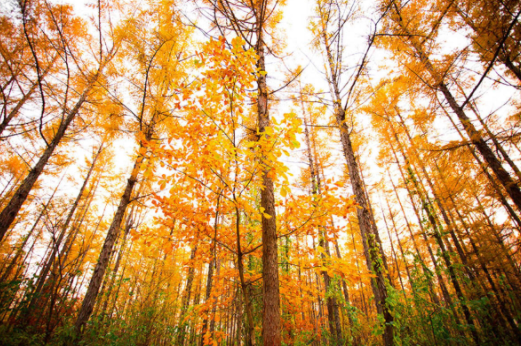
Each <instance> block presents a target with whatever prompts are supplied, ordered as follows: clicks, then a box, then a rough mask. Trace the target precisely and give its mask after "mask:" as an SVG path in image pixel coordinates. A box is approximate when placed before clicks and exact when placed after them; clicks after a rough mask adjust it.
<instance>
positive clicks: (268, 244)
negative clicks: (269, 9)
mask: <svg viewBox="0 0 521 346" xmlns="http://www.w3.org/2000/svg"><path fill="white" fill-rule="evenodd" d="M263 15H264V14H263ZM258 20H260V18H259V19H258ZM264 44H265V43H264V38H263V35H262V26H261V28H260V29H259V37H258V45H257V54H258V56H259V60H258V63H257V66H258V68H259V70H260V71H266V66H265V63H264V58H265V57H264V54H265V53H264ZM257 85H258V96H257V111H258V113H257V115H258V119H257V120H258V126H259V133H260V134H262V135H264V136H266V128H267V127H268V126H270V124H271V122H270V118H269V113H268V88H267V85H266V75H265V74H264V73H263V74H259V77H258V79H257ZM262 164H263V165H266V163H264V162H263V163H262ZM270 173H271V168H270V167H265V168H264V169H263V171H262V181H263V188H262V190H261V207H262V208H263V212H262V213H261V215H262V278H263V310H262V339H263V342H264V346H280V344H281V335H280V333H281V321H280V294H279V266H278V245H277V222H276V212H275V193H274V186H273V179H272V178H271V176H270ZM266 215H268V217H266Z"/></svg>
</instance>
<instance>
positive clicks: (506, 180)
mask: <svg viewBox="0 0 521 346" xmlns="http://www.w3.org/2000/svg"><path fill="white" fill-rule="evenodd" d="M392 2H393V5H394V9H395V12H396V15H397V18H398V19H397V20H396V22H397V24H398V25H399V27H400V29H401V30H402V31H403V33H404V34H405V36H406V37H408V40H409V42H410V44H411V46H412V47H413V48H414V50H415V51H416V53H417V55H418V59H419V60H420V62H421V63H422V64H423V65H424V66H425V68H426V70H427V71H428V73H429V74H430V75H431V77H432V78H433V80H434V81H435V83H436V85H435V87H436V88H437V89H438V90H439V91H441V93H442V94H443V96H444V97H445V100H446V101H447V102H448V104H449V106H450V108H451V109H452V111H453V112H454V113H455V114H456V116H457V117H458V119H459V120H460V122H461V124H462V125H463V129H464V130H465V132H466V133H467V135H468V137H469V139H470V142H471V143H472V144H474V146H475V147H476V149H477V150H478V151H479V153H480V154H481V156H482V157H483V159H484V160H485V161H486V162H487V164H488V165H489V167H490V168H491V169H492V171H493V172H494V174H495V176H496V178H497V179H498V181H499V182H500V183H501V185H502V186H503V187H504V188H505V190H506V191H507V193H508V195H509V196H510V198H512V201H513V202H514V204H515V205H516V206H517V208H518V210H519V211H521V189H520V188H519V185H518V184H517V183H516V182H515V181H514V180H513V179H512V177H511V176H510V174H509V173H508V172H507V171H506V170H505V169H504V168H503V165H502V164H501V161H500V160H499V159H498V158H497V157H496V155H495V154H494V152H493V151H492V149H490V147H489V146H488V144H487V142H486V141H485V139H484V138H483V136H482V135H481V133H480V132H479V131H478V130H476V128H475V127H474V124H472V122H471V120H470V118H469V117H468V116H467V114H466V113H465V110H464V109H463V107H461V106H460V105H459V104H458V102H457V101H456V99H455V98H454V96H453V95H452V93H451V92H450V90H449V88H448V87H447V85H446V83H445V82H444V80H443V76H442V75H440V73H438V71H436V69H435V67H434V65H432V63H431V61H430V58H429V56H428V54H426V53H425V51H424V50H423V47H422V46H421V45H420V43H419V42H418V41H417V39H416V36H415V35H412V34H411V33H410V32H409V30H408V29H407V24H405V23H404V21H403V19H402V16H401V12H400V9H399V8H398V5H397V4H396V2H395V1H394V0H392ZM449 6H451V5H449ZM518 15H519V14H518ZM516 20H517V18H516ZM469 101H471V100H469Z"/></svg>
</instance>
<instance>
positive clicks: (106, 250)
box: [74, 156, 143, 336]
mask: <svg viewBox="0 0 521 346" xmlns="http://www.w3.org/2000/svg"><path fill="white" fill-rule="evenodd" d="M142 159H143V158H142V156H138V158H137V159H136V162H135V163H134V168H133V169H132V173H131V174H130V178H129V179H128V181H127V186H126V187H125V191H124V192H123V196H121V199H120V202H119V205H118V209H117V210H116V214H115V215H114V219H113V220H112V224H111V225H110V228H109V230H108V232H107V237H106V238H105V242H104V244H103V248H102V249H101V253H100V256H99V259H98V263H97V264H96V267H95V269H94V273H93V274H92V278H91V280H90V283H89V287H88V289H87V293H86V294H85V298H84V299H83V303H82V305H81V308H80V312H79V314H78V318H77V319H76V323H75V324H74V327H75V330H76V334H77V335H78V336H79V335H81V333H82V331H83V326H84V325H85V323H87V321H88V320H89V318H90V315H91V314H92V310H93V308H94V304H95V302H96V298H97V296H98V293H99V289H100V286H101V282H102V280H103V277H104V276H105V271H106V270H107V265H108V263H109V259H110V255H111V253H112V249H113V247H114V243H115V242H116V239H117V238H118V235H119V230H120V225H121V221H122V220H123V216H124V215H125V211H126V209H127V206H128V205H129V203H130V198H131V196H132V190H133V189H134V186H135V185H136V182H137V176H138V173H139V167H140V165H141V162H142Z"/></svg>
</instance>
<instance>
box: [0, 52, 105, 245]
mask: <svg viewBox="0 0 521 346" xmlns="http://www.w3.org/2000/svg"><path fill="white" fill-rule="evenodd" d="M106 62H107V61H106ZM106 62H105V63H106ZM102 68H103V66H100V69H99V70H98V72H97V73H96V74H95V75H94V76H93V77H92V78H91V79H90V81H89V82H88V84H87V87H86V88H85V90H84V91H83V93H82V94H81V96H80V98H79V100H78V101H77V102H76V104H75V105H74V107H73V108H72V109H71V110H70V111H68V112H65V113H66V116H65V118H64V119H63V120H62V121H61V123H60V126H59V127H58V130H57V131H56V134H55V135H54V138H53V139H52V141H51V143H49V145H48V146H47V148H46V149H45V151H44V152H43V154H42V156H41V157H40V159H39V160H38V162H37V163H36V165H35V166H34V167H33V168H32V169H31V170H30V171H29V174H28V175H27V177H26V178H25V179H24V181H23V182H22V184H21V185H20V186H19V187H18V189H17V190H16V192H15V194H14V196H13V197H12V198H11V200H10V201H9V204H7V206H6V207H5V208H4V210H2V212H1V213H0V242H1V241H2V239H3V238H4V236H5V234H6V233H7V230H8V229H9V227H10V226H11V224H12V223H13V221H14V219H15V218H16V215H18V212H19V211H20V209H21V208H22V205H23V203H24V202H25V200H26V199H27V196H29V193H30V192H31V189H32V188H33V186H34V184H35V183H36V180H38V178H39V177H40V175H41V174H42V172H43V169H44V168H45V166H46V165H47V162H48V161H49V159H50V158H51V156H52V154H53V153H54V150H56V148H57V147H58V144H60V142H61V140H62V138H63V136H65V132H66V131H67V128H68V127H69V125H70V124H71V123H72V121H73V120H74V118H76V115H78V112H79V111H80V109H81V107H82V106H83V103H84V102H85V100H86V99H87V96H88V95H89V93H90V91H91V90H92V88H93V87H94V85H95V83H96V81H97V80H98V76H99V74H100V72H101V70H102Z"/></svg>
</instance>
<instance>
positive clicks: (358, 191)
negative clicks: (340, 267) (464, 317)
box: [337, 108, 394, 346]
mask: <svg viewBox="0 0 521 346" xmlns="http://www.w3.org/2000/svg"><path fill="white" fill-rule="evenodd" d="M337 123H338V126H339V128H340V140H341V142H342V146H343V149H344V150H343V151H344V156H345V158H346V161H347V166H348V169H349V178H350V180H351V186H352V188H353V193H354V195H355V201H356V203H357V204H358V205H359V206H360V208H357V216H358V224H359V227H360V232H361V233H362V238H363V239H364V238H365V239H364V241H363V245H364V254H365V257H366V263H367V267H368V269H370V270H372V271H373V272H374V273H375V275H376V287H375V286H374V285H373V293H374V295H375V302H376V306H377V311H378V312H379V313H382V314H383V317H384V320H385V331H384V336H383V338H384V344H385V345H386V346H389V345H392V344H393V327H392V322H393V320H394V318H393V316H392V315H391V312H390V311H389V309H388V308H387V306H386V303H385V300H386V299H387V288H386V286H385V274H384V271H385V270H384V266H383V260H382V256H381V249H380V247H379V246H378V242H377V239H376V234H375V233H374V230H375V228H376V226H375V225H374V224H373V223H372V222H371V220H372V217H371V213H370V212H369V204H368V202H367V199H366V197H365V196H366V194H365V191H364V189H363V185H362V179H361V177H360V174H359V173H358V172H359V168H358V163H357V162H356V158H355V155H354V150H353V145H352V143H351V139H350V138H349V130H348V128H347V125H346V124H345V113H344V112H343V111H342V109H340V108H339V109H338V111H337Z"/></svg>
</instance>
